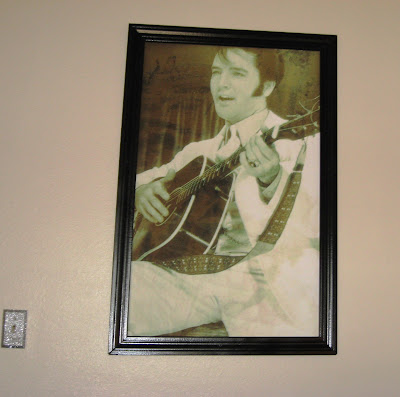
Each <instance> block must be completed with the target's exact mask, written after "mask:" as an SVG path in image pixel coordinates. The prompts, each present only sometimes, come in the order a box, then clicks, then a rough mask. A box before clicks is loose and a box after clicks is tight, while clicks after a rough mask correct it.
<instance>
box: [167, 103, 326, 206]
mask: <svg viewBox="0 0 400 397" xmlns="http://www.w3.org/2000/svg"><path fill="white" fill-rule="evenodd" d="M273 131H274V128H269V129H267V128H265V129H263V128H261V132H262V135H261V136H262V138H263V140H264V142H265V143H266V144H267V145H272V144H273V143H274V142H276V141H277V140H279V139H290V140H296V139H302V138H304V137H306V136H308V135H313V134H317V133H319V107H318V108H317V109H314V110H312V111H308V112H307V113H306V114H304V115H299V116H296V117H294V118H293V119H291V120H289V121H287V122H286V123H284V124H282V125H281V126H280V127H279V131H278V135H277V136H276V137H273ZM244 150H245V148H244V147H243V146H240V147H239V148H238V149H237V150H236V151H235V152H234V153H233V154H232V155H231V156H229V157H228V158H227V159H225V160H223V161H221V162H220V163H217V164H214V165H213V166H211V167H209V168H207V169H206V170H205V171H204V172H203V174H201V175H198V176H196V177H195V178H193V179H192V180H190V181H189V182H187V183H186V184H185V185H183V186H181V187H179V188H177V189H175V190H174V191H173V192H172V193H171V195H170V199H169V200H168V203H172V202H174V203H175V204H179V203H181V202H183V201H185V200H188V199H189V198H190V197H191V196H193V195H195V194H196V193H197V192H198V191H199V190H201V189H203V188H204V187H205V186H206V185H208V184H209V183H213V182H216V181H218V180H221V179H223V178H224V177H226V176H227V175H228V174H229V173H230V172H232V171H233V170H234V169H235V168H236V167H237V166H238V165H239V163H240V154H241V153H242V152H243V151H244ZM168 203H167V204H168Z"/></svg>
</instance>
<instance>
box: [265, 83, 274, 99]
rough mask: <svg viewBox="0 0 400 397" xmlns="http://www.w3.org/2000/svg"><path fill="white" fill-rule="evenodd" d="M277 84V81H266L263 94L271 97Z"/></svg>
mask: <svg viewBox="0 0 400 397" xmlns="http://www.w3.org/2000/svg"><path fill="white" fill-rule="evenodd" d="M275 86H276V83H275V81H265V82H264V88H263V96H265V98H267V97H269V96H270V95H271V93H272V91H273V90H274V88H275Z"/></svg>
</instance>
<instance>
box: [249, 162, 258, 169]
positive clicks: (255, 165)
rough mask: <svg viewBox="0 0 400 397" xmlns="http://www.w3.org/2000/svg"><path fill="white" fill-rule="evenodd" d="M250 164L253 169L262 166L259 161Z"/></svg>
mask: <svg viewBox="0 0 400 397" xmlns="http://www.w3.org/2000/svg"><path fill="white" fill-rule="evenodd" d="M249 164H250V166H251V167H253V168H257V167H258V166H259V165H260V162H259V161H258V160H254V161H249Z"/></svg>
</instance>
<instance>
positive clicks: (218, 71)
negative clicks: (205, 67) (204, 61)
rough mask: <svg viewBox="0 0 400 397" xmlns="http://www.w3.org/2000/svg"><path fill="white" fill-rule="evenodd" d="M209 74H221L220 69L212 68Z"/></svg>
mask: <svg viewBox="0 0 400 397" xmlns="http://www.w3.org/2000/svg"><path fill="white" fill-rule="evenodd" d="M211 74H212V75H213V76H214V75H217V74H221V71H220V70H212V71H211Z"/></svg>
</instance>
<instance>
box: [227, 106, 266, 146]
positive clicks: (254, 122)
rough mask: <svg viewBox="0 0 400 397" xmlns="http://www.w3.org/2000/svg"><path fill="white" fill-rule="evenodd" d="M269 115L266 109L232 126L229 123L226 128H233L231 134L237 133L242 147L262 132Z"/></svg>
mask: <svg viewBox="0 0 400 397" xmlns="http://www.w3.org/2000/svg"><path fill="white" fill-rule="evenodd" d="M268 114H269V110H268V109H267V108H265V109H263V110H261V111H260V112H257V113H254V114H253V115H251V116H249V117H247V118H246V119H243V120H241V121H239V122H237V123H236V124H232V125H230V124H229V123H226V126H227V127H228V128H229V127H230V128H231V132H233V131H236V132H237V134H238V136H239V138H240V142H241V143H242V145H245V144H246V143H247V141H248V140H249V139H250V138H251V137H252V136H253V135H255V134H256V133H257V132H258V131H259V130H260V128H261V126H262V125H263V124H264V123H265V121H266V118H267V117H268Z"/></svg>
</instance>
